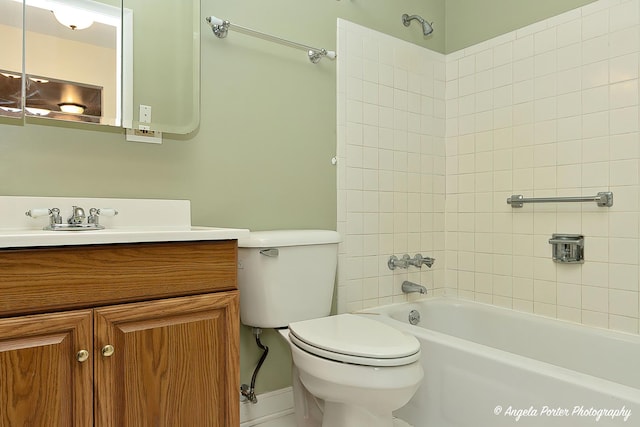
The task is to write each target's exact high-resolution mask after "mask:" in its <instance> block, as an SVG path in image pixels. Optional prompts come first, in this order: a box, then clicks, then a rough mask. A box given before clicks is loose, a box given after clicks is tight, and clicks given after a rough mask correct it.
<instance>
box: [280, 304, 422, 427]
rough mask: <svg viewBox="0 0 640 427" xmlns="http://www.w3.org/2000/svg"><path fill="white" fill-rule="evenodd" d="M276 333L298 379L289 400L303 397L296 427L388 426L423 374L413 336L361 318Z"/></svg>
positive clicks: (310, 322)
mask: <svg viewBox="0 0 640 427" xmlns="http://www.w3.org/2000/svg"><path fill="white" fill-rule="evenodd" d="M280 334H281V335H282V336H283V338H285V339H286V340H287V341H288V342H289V344H290V347H291V355H292V359H293V365H294V367H295V370H294V375H295V376H297V379H299V382H296V381H294V384H293V385H294V395H297V396H301V397H303V398H304V401H302V400H301V399H298V400H299V402H300V403H298V405H297V406H296V420H297V424H298V426H299V427H302V426H304V427H319V426H325V427H326V426H332V427H347V426H348V427H357V426H363V427H365V426H366V427H391V426H393V416H392V412H393V411H394V410H396V409H399V408H401V407H402V406H404V405H405V404H406V403H407V402H408V401H409V400H410V399H411V397H412V396H413V395H414V393H415V392H416V390H417V389H418V386H419V384H420V382H421V381H422V377H423V375H424V374H423V370H422V367H421V366H420V363H419V358H420V346H419V343H418V342H417V341H415V342H414V340H413V338H414V337H412V336H410V335H405V334H402V333H400V332H399V331H397V330H395V329H393V328H391V327H388V326H387V325H384V324H380V323H379V322H376V321H375V320H371V319H367V318H364V317H361V316H356V315H352V314H342V315H337V316H331V317H327V318H321V319H313V320H307V321H303V322H297V323H292V324H291V325H290V326H289V328H288V329H284V330H280ZM316 407H317V409H318V410H315V409H316ZM310 408H311V409H310Z"/></svg>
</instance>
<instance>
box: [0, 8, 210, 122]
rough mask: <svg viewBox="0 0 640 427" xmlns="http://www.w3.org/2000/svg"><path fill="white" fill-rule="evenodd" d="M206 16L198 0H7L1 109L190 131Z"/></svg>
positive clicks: (0, 26)
mask: <svg viewBox="0 0 640 427" xmlns="http://www.w3.org/2000/svg"><path fill="white" fill-rule="evenodd" d="M199 21H200V2H199V0H163V1H162V2H160V3H159V2H151V1H148V0H101V1H93V0H0V34H2V35H3V39H4V40H5V41H10V42H5V43H4V46H5V48H3V49H2V51H0V116H5V117H14V118H18V119H20V118H22V117H24V116H26V117H37V118H39V119H42V118H46V119H57V120H67V121H74V122H87V123H96V124H100V125H105V126H116V127H124V128H130V129H139V128H143V129H149V130H155V131H160V132H168V133H176V134H186V133H189V132H191V131H193V130H194V129H195V128H196V127H197V126H198V123H199V116H200V111H199V106H200V22H199ZM23 67H24V68H23ZM23 104H24V105H23ZM141 106H142V107H141ZM149 107H150V108H149ZM141 112H142V113H143V114H142V116H141Z"/></svg>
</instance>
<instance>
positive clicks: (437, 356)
mask: <svg viewBox="0 0 640 427" xmlns="http://www.w3.org/2000/svg"><path fill="white" fill-rule="evenodd" d="M412 310H416V311H418V312H419V313H420V316H421V320H420V322H419V323H418V324H417V325H416V326H413V325H411V324H409V321H408V317H409V313H410V312H411V311H412ZM360 314H362V315H366V316H368V317H370V318H372V319H376V320H378V321H381V322H384V323H387V324H390V325H393V326H395V327H397V328H398V329H400V330H403V331H406V332H408V333H410V334H412V335H415V336H416V337H417V338H418V340H419V341H420V344H421V346H422V356H421V364H422V367H423V368H424V372H425V376H424V380H423V383H422V385H421V386H420V388H419V389H418V391H417V392H416V394H415V396H414V397H413V398H412V400H411V401H410V402H409V403H408V404H407V405H406V406H405V407H403V408H401V409H400V410H399V411H397V413H396V414H395V415H396V416H397V417H398V418H401V419H403V420H405V421H406V422H408V423H409V424H411V425H413V426H415V427H501V426H536V427H538V426H539V427H548V426H559V427H560V426H561V427H573V426H575V427H582V426H590V425H594V426H595V425H597V426H640V336H638V335H632V334H625V333H618V332H615V331H609V330H604V329H597V328H591V327H587V326H583V325H578V324H573V323H569V322H564V321H560V320H555V319H550V318H546V317H542V316H537V315H533V314H528V313H521V312H517V311H513V310H509V309H505V308H500V307H495V306H491V305H486V304H481V303H476V302H472V301H466V300H459V299H454V298H449V297H440V298H431V299H424V300H421V301H418V302H414V303H402V304H394V305H389V306H384V307H378V308H374V309H370V310H366V312H363V313H360Z"/></svg>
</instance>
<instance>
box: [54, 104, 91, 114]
mask: <svg viewBox="0 0 640 427" xmlns="http://www.w3.org/2000/svg"><path fill="white" fill-rule="evenodd" d="M58 107H60V111H62V112H63V113H69V114H82V113H84V110H86V109H87V106H86V105H82V104H77V103H75V102H61V103H60V104H58Z"/></svg>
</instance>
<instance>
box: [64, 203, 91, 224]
mask: <svg viewBox="0 0 640 427" xmlns="http://www.w3.org/2000/svg"><path fill="white" fill-rule="evenodd" d="M86 217H87V216H86V215H85V213H84V209H82V208H81V207H79V206H73V207H72V208H71V216H70V217H69V218H67V222H68V223H69V224H73V225H78V224H82V223H83V222H84V220H85V218H86Z"/></svg>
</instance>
